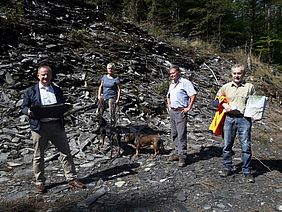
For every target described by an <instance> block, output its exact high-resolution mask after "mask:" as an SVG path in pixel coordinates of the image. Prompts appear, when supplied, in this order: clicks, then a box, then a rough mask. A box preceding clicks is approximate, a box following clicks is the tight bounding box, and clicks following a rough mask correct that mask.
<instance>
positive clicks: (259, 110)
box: [244, 95, 267, 121]
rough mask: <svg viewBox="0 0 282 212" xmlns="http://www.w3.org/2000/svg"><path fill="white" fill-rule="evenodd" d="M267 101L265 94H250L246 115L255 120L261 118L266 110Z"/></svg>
mask: <svg viewBox="0 0 282 212" xmlns="http://www.w3.org/2000/svg"><path fill="white" fill-rule="evenodd" d="M266 101H267V97H265V96H256V95H252V96H249V98H248V101H247V104H246V110H245V113H244V116H245V117H250V118H252V119H253V120H255V121H257V120H261V119H262V118H263V114H264V111H265V107H266Z"/></svg>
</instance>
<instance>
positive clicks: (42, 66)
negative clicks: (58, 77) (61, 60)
mask: <svg viewBox="0 0 282 212" xmlns="http://www.w3.org/2000/svg"><path fill="white" fill-rule="evenodd" d="M41 68H46V69H47V70H48V72H51V73H53V71H52V69H51V67H50V66H46V65H41V66H39V68H38V69H37V73H39V71H40V69H41Z"/></svg>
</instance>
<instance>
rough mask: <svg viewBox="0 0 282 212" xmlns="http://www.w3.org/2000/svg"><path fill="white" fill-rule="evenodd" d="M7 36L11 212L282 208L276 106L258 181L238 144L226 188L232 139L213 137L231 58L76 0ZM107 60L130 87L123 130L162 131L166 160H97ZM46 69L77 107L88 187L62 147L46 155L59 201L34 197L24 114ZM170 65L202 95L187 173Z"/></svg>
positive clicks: (259, 157) (32, 16)
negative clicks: (224, 152) (175, 155)
mask: <svg viewBox="0 0 282 212" xmlns="http://www.w3.org/2000/svg"><path fill="white" fill-rule="evenodd" d="M62 2H63V1H62ZM3 17H4V16H1V18H2V20H1V22H2V21H3ZM2 26H3V25H2ZM8 32H9V34H12V35H13V36H8V35H7V34H8ZM11 32H12V33H11ZM5 33H7V34H5ZM1 36H2V38H1V43H0V45H1V46H0V47H1V48H0V49H1V50H2V51H1V53H0V58H1V60H0V83H1V88H0V93H1V98H0V105H1V107H0V110H1V119H2V122H1V130H0V139H1V142H0V182H1V183H0V188H1V189H0V190H1V191H0V199H1V200H0V202H1V204H0V211H12V210H13V211H26V210H27V211H275V210H277V211H281V210H282V201H281V196H282V195H281V192H282V181H281V155H282V146H281V142H280V141H281V138H282V136H281V130H282V127H281V120H282V118H281V113H282V111H281V108H280V107H279V106H277V105H275V104H274V103H272V102H271V101H269V102H268V108H267V111H266V114H265V118H264V119H263V120H262V121H259V122H256V123H254V125H253V155H254V157H253V161H252V167H253V172H254V176H255V177H256V182H255V183H254V184H247V183H246V182H244V179H243V178H242V173H241V172H240V164H241V159H240V157H241V153H240V146H239V144H238V141H237V142H236V145H235V148H234V152H235V155H234V163H235V165H236V166H235V168H236V170H235V174H234V175H232V176H230V177H228V178H226V179H222V178H220V177H219V174H218V171H219V170H220V169H221V168H222V166H221V146H222V140H221V139H220V138H219V137H215V136H213V135H212V134H211V133H210V132H209V131H208V126H209V124H210V122H211V119H212V117H213V115H214V112H215V111H214V108H212V106H211V101H212V99H213V97H214V94H215V92H216V90H217V89H218V86H219V85H221V84H223V83H224V82H226V81H227V80H228V73H229V70H230V67H231V65H232V64H233V63H234V62H235V61H233V60H232V59H228V58H224V57H219V56H209V57H207V56H205V57H201V56H199V55H197V54H196V53H195V52H185V51H184V50H181V49H179V48H176V47H173V46H171V45H170V44H168V43H166V42H164V41H160V40H157V39H156V38H154V37H153V36H151V35H149V34H148V33H147V32H145V31H143V30H142V29H140V28H138V27H136V26H135V25H133V24H132V23H128V22H122V21H107V20H106V19H105V17H104V15H103V14H102V13H101V12H100V11H99V10H96V8H95V7H92V6H90V5H83V4H82V5H78V4H76V5H75V4H74V3H68V2H67V1H65V3H56V2H55V1H47V2H43V1H36V2H35V4H32V5H30V7H29V8H28V11H26V13H25V16H24V17H23V19H22V22H21V23H20V24H19V25H17V26H15V27H14V28H13V29H11V28H9V30H7V31H5V30H3V31H2V32H1ZM6 36H7V37H6ZM108 62H115V63H116V64H117V68H118V75H119V76H120V78H121V80H122V101H121V105H120V109H119V112H118V118H119V119H118V125H119V126H121V127H122V128H124V129H125V128H126V129H130V130H132V131H138V130H140V129H145V128H146V129H150V130H154V131H158V132H160V133H161V137H162V140H163V142H164V148H165V150H163V152H162V154H161V155H160V156H158V157H157V159H156V160H151V155H152V151H151V150H150V149H149V148H148V149H144V150H143V154H142V156H141V157H140V158H135V157H131V155H130V154H124V155H123V156H122V157H117V158H114V159H109V149H108V148H107V147H105V148H104V149H103V150H102V151H98V148H97V147H98V137H97V135H96V134H95V133H94V131H95V128H96V125H97V124H96V123H95V121H94V120H93V116H94V113H95V111H96V107H97V106H96V93H97V86H98V82H99V79H100V77H101V76H102V75H103V74H104V73H105V66H106V64H107V63H108ZM42 63H46V64H49V65H51V66H52V68H53V70H54V72H55V73H56V77H55V82H56V83H57V84H58V85H60V86H61V87H62V88H63V90H64V93H65V95H66V97H67V99H68V102H70V103H72V104H73V106H74V107H73V109H72V110H71V111H70V112H69V113H67V114H66V121H67V123H66V131H67V135H68V138H69V140H70V145H71V149H72V153H73V155H74V160H75V163H76V167H77V169H78V173H79V177H80V178H81V179H82V181H83V182H85V183H87V189H85V190H77V189H70V188H69V187H68V186H67V184H66V182H65V181H64V180H65V179H64V177H63V173H62V170H61V167H60V164H59V163H58V161H57V158H58V153H57V151H56V149H54V148H53V147H52V145H51V146H50V148H49V149H48V151H47V153H46V154H47V155H46V177H47V179H48V181H47V184H48V192H47V193H46V194H44V195H38V194H35V193H34V184H33V174H32V153H33V150H32V143H31V140H30V130H29V126H28V122H27V118H26V117H25V116H23V115H20V114H19V109H20V105H21V102H22V100H21V98H22V93H23V90H24V89H25V88H26V87H28V86H29V85H31V84H33V83H35V82H36V68H37V67H38V65H39V64H42ZM171 64H178V65H180V67H181V68H182V72H183V76H184V77H187V78H190V79H191V80H192V81H193V82H194V84H195V87H196V88H197V90H198V96H197V102H196V104H195V107H194V109H193V111H192V112H191V113H189V126H188V129H189V141H188V143H189V145H188V146H189V148H188V152H189V160H188V166H186V167H184V168H182V169H180V168H178V167H177V164H175V163H171V162H168V160H167V158H168V155H169V153H170V152H171V150H172V149H173V145H172V143H171V141H170V138H169V119H168V116H167V114H166V110H165V93H166V89H167V83H168V76H167V69H168V67H169V66H170V65H171ZM212 71H213V72H214V73H212ZM215 77H216V78H215ZM254 83H255V84H256V82H254ZM218 84H219V85H218ZM256 85H257V86H259V85H258V84H256ZM262 94H266V95H267V93H262ZM128 149H129V150H130V147H128Z"/></svg>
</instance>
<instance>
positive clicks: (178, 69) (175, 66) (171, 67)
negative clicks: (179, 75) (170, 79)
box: [169, 65, 180, 72]
mask: <svg viewBox="0 0 282 212" xmlns="http://www.w3.org/2000/svg"><path fill="white" fill-rule="evenodd" d="M171 69H175V70H176V71H177V72H180V68H179V66H178V65H172V66H170V68H169V71H170V70H171Z"/></svg>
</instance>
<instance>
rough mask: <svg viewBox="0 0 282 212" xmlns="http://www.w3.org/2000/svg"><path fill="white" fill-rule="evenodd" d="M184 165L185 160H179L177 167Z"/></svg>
mask: <svg viewBox="0 0 282 212" xmlns="http://www.w3.org/2000/svg"><path fill="white" fill-rule="evenodd" d="M185 165H186V162H185V158H179V161H178V166H179V167H184V166H185Z"/></svg>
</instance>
